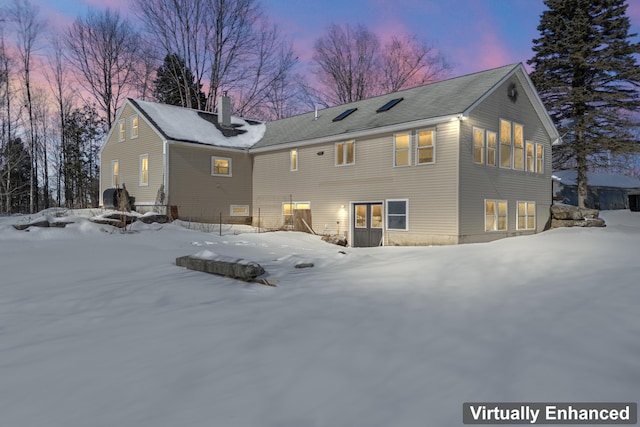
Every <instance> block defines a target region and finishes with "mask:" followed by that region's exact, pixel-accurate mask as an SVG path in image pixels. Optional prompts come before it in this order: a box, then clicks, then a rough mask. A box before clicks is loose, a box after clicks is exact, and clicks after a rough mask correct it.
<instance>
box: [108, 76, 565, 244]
mask: <svg viewBox="0 0 640 427" xmlns="http://www.w3.org/2000/svg"><path fill="white" fill-rule="evenodd" d="M219 111H222V112H223V113H221V115H222V116H224V115H225V113H224V109H223V108H219ZM196 118H198V119H199V120H196ZM232 123H233V126H228V124H227V125H223V124H220V123H219V120H218V118H216V115H215V114H208V113H202V112H197V111H194V110H187V109H182V108H179V107H170V106H162V105H158V104H153V103H149V102H143V101H135V100H127V102H126V103H125V106H124V107H123V108H122V109H121V112H120V114H119V115H118V122H117V123H116V126H114V129H112V130H111V132H110V134H109V137H108V139H107V142H106V143H105V146H104V148H103V151H102V157H101V159H102V170H103V171H111V173H110V174H109V173H108V172H107V173H103V174H102V181H101V190H102V191H104V190H106V189H107V188H110V187H113V186H114V185H119V184H121V183H125V182H126V184H127V190H129V192H130V193H131V194H132V195H133V196H135V198H136V205H137V206H149V207H152V206H153V205H162V204H165V205H170V206H175V207H176V208H177V211H178V212H179V216H180V217H189V218H191V219H193V220H197V221H199V220H202V221H209V222H217V221H218V215H223V214H224V213H225V212H226V213H227V214H228V215H227V216H226V217H225V221H226V220H231V219H233V215H232V214H233V213H234V210H235V209H238V212H236V213H243V214H245V216H242V217H241V218H244V219H249V218H250V219H251V221H252V223H253V225H255V226H260V227H262V228H267V229H279V228H283V227H289V226H291V225H292V224H293V223H294V220H295V219H297V218H298V217H300V216H301V215H300V214H301V213H302V214H304V216H303V218H304V219H306V220H305V221H304V224H305V226H306V227H308V228H310V229H313V230H314V231H315V232H317V233H319V234H320V233H327V234H339V235H344V236H346V237H347V239H348V241H349V242H350V244H351V245H352V246H360V247H361V246H378V245H441V244H457V243H467V242H488V241H491V240H495V239H499V238H502V237H507V236H516V235H521V234H532V233H537V232H540V231H542V230H543V229H544V228H545V226H546V224H547V222H548V220H549V207H550V205H551V191H550V188H551V144H552V142H554V141H556V140H557V139H558V137H559V136H558V134H557V131H556V129H555V127H554V125H553V123H552V121H551V119H550V118H549V116H548V114H547V112H546V110H545V108H544V106H543V104H542V102H541V101H540V98H539V97H538V95H537V93H536V90H535V88H534V87H533V84H532V83H531V80H530V79H529V77H528V75H527V73H526V71H525V69H524V67H523V65H522V64H514V65H509V66H504V67H500V68H496V69H492V70H487V71H483V72H479V73H474V74H470V75H466V76H462V77H457V78H453V79H450V80H446V81H441V82H437V83H432V84H429V85H425V86H421V87H416V88H413V89H408V90H404V91H400V92H396V93H391V94H388V95H384V96H379V97H374V98H370V99H366V100H362V101H358V102H353V103H350V104H346V105H340V106H336V107H330V108H326V109H322V110H320V111H315V112H311V113H308V114H302V115H299V116H294V117H290V118H286V119H282V120H276V121H271V122H268V123H266V124H262V123H257V122H252V121H247V120H243V119H239V118H234V119H233V120H232ZM134 129H135V137H134V136H133V135H134ZM234 132H235V133H234ZM213 135H215V136H213ZM145 159H147V160H145ZM216 161H219V162H221V163H216ZM114 162H115V163H114ZM146 162H148V163H146ZM225 162H226V163H225ZM216 165H218V166H216ZM232 166H233V173H232V172H231V170H232ZM227 167H228V169H227ZM216 168H218V169H216ZM145 177H146V178H145ZM161 186H162V187H161ZM160 188H163V191H164V195H165V200H164V201H162V202H160V198H159V197H156V194H157V193H158V192H159V191H160V190H159V189H160ZM220 212H222V213H220Z"/></svg>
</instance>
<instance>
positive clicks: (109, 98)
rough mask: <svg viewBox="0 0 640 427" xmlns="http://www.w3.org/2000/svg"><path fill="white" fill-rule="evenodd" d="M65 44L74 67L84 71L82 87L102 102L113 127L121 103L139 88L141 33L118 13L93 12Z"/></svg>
mask: <svg viewBox="0 0 640 427" xmlns="http://www.w3.org/2000/svg"><path fill="white" fill-rule="evenodd" d="M65 44H66V45H67V48H68V50H69V58H70V62H71V64H72V65H73V66H74V67H75V68H76V69H77V70H78V71H79V72H80V76H81V78H80V79H79V83H80V85H81V86H82V87H83V88H84V89H85V90H87V91H88V92H89V93H90V94H91V95H92V96H93V97H94V98H95V100H96V101H97V102H98V105H99V106H100V109H101V110H102V111H104V113H105V117H106V120H107V126H109V127H111V124H112V123H113V120H114V118H115V115H116V111H117V109H118V107H119V106H120V102H121V101H122V99H123V98H125V97H126V96H127V95H128V94H129V92H130V91H132V90H133V87H134V85H135V78H134V68H135V64H136V63H137V61H138V58H139V53H140V38H139V36H138V34H137V33H136V32H135V31H134V30H133V26H132V25H131V24H130V23H129V22H127V20H126V19H122V18H121V17H120V15H119V14H118V13H117V12H115V11H112V10H110V9H106V10H104V11H96V10H89V12H88V13H87V16H86V17H84V18H78V19H76V21H75V22H74V23H73V25H72V26H71V28H70V29H69V30H68V32H67V34H66V37H65Z"/></svg>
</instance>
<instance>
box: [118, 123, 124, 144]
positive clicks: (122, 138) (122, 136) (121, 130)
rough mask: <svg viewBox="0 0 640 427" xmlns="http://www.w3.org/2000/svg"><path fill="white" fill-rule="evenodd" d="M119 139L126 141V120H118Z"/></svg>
mask: <svg viewBox="0 0 640 427" xmlns="http://www.w3.org/2000/svg"><path fill="white" fill-rule="evenodd" d="M118 141H119V142H122V141H124V120H118Z"/></svg>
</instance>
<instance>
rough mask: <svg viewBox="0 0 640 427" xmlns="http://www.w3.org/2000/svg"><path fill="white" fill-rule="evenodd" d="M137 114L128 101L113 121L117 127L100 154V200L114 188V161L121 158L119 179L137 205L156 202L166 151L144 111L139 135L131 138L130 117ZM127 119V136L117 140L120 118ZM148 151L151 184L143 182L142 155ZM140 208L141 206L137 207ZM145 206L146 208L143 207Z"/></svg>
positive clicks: (140, 119)
mask: <svg viewBox="0 0 640 427" xmlns="http://www.w3.org/2000/svg"><path fill="white" fill-rule="evenodd" d="M135 114H137V112H136V110H135V109H134V108H133V107H131V105H130V104H128V103H127V104H125V106H124V108H123V109H122V111H121V112H120V114H119V115H118V116H117V117H116V120H115V121H114V125H113V126H114V129H113V131H112V132H111V133H110V135H109V137H108V139H107V141H106V142H105V145H104V147H103V149H102V152H101V156H100V170H101V180H100V204H101V205H103V200H102V195H103V193H104V191H105V190H106V189H107V188H112V185H111V178H112V176H111V175H112V170H111V162H112V160H118V162H119V169H120V173H119V183H120V186H122V184H124V185H125V186H126V188H127V191H128V192H129V194H130V195H131V196H133V197H135V199H136V205H137V206H138V205H144V204H148V205H153V204H154V203H155V200H156V197H157V195H158V189H159V188H160V186H161V185H162V183H163V179H164V178H163V177H164V155H163V141H162V138H161V137H160V135H159V134H158V133H157V132H156V131H155V130H154V129H153V128H152V127H151V126H150V125H149V124H148V123H147V122H146V120H145V118H144V116H143V115H142V114H138V123H139V125H138V137H137V138H134V139H132V138H131V117H132V116H133V115H135ZM120 119H124V122H125V139H124V141H122V142H119V141H118V138H119V135H118V133H119V132H118V127H117V126H118V120H120ZM142 154H148V155H149V184H148V185H146V186H141V185H140V155H142ZM137 209H138V208H137ZM140 210H144V208H142V209H140Z"/></svg>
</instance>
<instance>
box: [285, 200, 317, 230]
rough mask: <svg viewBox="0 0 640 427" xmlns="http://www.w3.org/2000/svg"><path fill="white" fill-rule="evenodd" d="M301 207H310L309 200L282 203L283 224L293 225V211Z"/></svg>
mask: <svg viewBox="0 0 640 427" xmlns="http://www.w3.org/2000/svg"><path fill="white" fill-rule="evenodd" d="M302 209H311V203H310V202H291V203H283V204H282V218H283V220H284V225H287V226H293V217H294V214H295V211H297V210H302Z"/></svg>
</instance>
